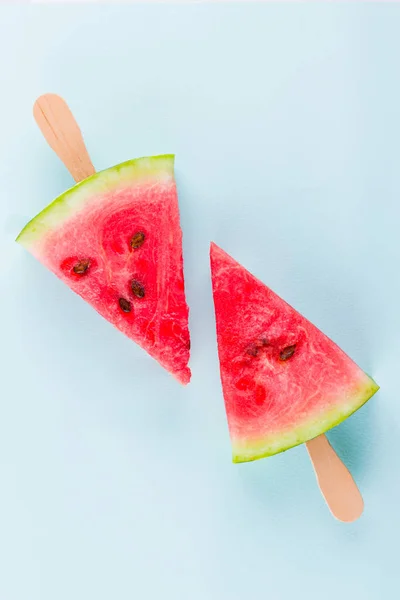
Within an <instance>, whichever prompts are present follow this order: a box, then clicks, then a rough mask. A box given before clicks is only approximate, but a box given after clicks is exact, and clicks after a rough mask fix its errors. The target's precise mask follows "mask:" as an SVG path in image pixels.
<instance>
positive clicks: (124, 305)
mask: <svg viewBox="0 0 400 600" xmlns="http://www.w3.org/2000/svg"><path fill="white" fill-rule="evenodd" d="M118 302H119V305H120V308H121V310H123V311H124V312H125V313H128V312H131V308H132V307H131V303H130V302H129V300H125V298H120V299H119V300H118Z"/></svg>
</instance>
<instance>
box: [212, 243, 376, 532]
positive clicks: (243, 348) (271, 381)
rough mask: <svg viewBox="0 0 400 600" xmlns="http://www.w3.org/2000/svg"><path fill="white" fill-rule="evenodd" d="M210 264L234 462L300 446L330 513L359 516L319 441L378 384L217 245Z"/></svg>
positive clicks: (335, 461)
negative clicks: (313, 471) (306, 453)
mask: <svg viewBox="0 0 400 600" xmlns="http://www.w3.org/2000/svg"><path fill="white" fill-rule="evenodd" d="M210 259H211V274H212V287H213V296H214V305H215V316H216V327H217V340H218V354H219V360H220V372H221V381H222V387H223V394H224V400H225V407H226V413H227V417H228V425H229V431H230V436H231V441H232V447H233V461H234V462H247V461H252V460H256V459H258V458H263V457H266V456H272V455H274V454H277V453H279V452H284V451H285V450H288V449H289V448H292V447H293V446H297V445H299V444H302V443H304V442H305V443H306V444H307V449H308V452H309V454H310V457H311V460H312V462H313V465H314V468H315V471H316V474H317V478H318V483H319V485H320V488H321V491H322V493H323V495H324V497H325V499H326V501H327V503H328V505H329V507H330V509H331V511H332V513H333V514H334V515H335V516H336V517H337V518H338V519H340V520H343V521H353V520H354V519H356V518H357V517H359V516H360V514H361V513H362V510H363V501H362V498H361V495H360V493H359V491H358V489H357V486H356V485H355V483H354V480H353V478H352V477H351V474H350V472H349V471H348V470H347V468H346V467H345V465H344V464H343V463H342V462H341V461H340V459H339V458H338V456H337V455H336V453H335V452H334V450H333V448H332V447H331V446H330V444H329V442H328V440H327V438H326V436H325V435H323V434H324V432H325V431H327V430H328V429H330V428H332V427H334V426H335V425H337V424H338V423H340V422H341V421H343V420H344V419H346V418H347V417H348V416H350V415H351V414H352V413H353V412H355V411H356V410H357V409H359V408H360V407H361V406H362V405H363V404H364V403H365V402H367V400H369V398H370V397H371V396H373V394H375V392H376V391H377V390H378V386H377V384H376V383H375V382H374V381H373V380H372V379H371V378H370V377H369V376H368V375H366V374H365V373H364V372H363V371H362V370H361V369H360V368H359V367H358V366H357V365H356V364H355V363H354V362H353V361H352V360H351V359H350V358H349V357H348V356H347V355H346V354H345V353H344V352H343V351H342V350H341V349H340V348H339V347H338V346H337V345H336V344H334V342H332V341H331V340H330V339H329V338H328V337H327V336H325V335H324V334H323V333H322V332H321V331H320V330H319V329H317V328H316V327H315V326H314V325H312V324H311V323H310V322H309V321H308V320H307V319H305V318H304V317H303V316H302V315H300V314H299V313H298V312H297V311H296V310H295V309H294V308H292V307H291V306H289V305H288V304H287V303H286V302H285V301H284V300H282V299H281V298H279V296H277V295H276V294H275V293H274V292H273V291H272V290H270V289H269V288H268V287H267V286H266V285H264V284H263V283H262V282H261V281H259V280H258V279H256V277H254V276H253V275H252V274H251V273H249V272H248V271H247V270H246V269H245V268H244V267H242V266H241V265H240V264H239V263H238V262H237V261H236V260H234V259H233V258H232V257H231V256H229V255H228V254H227V253H226V252H224V250H222V249H221V248H219V247H218V246H217V245H216V244H211V249H210Z"/></svg>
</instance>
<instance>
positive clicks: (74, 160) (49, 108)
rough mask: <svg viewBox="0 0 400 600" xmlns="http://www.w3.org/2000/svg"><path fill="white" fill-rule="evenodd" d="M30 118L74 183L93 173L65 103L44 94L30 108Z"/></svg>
mask: <svg viewBox="0 0 400 600" xmlns="http://www.w3.org/2000/svg"><path fill="white" fill-rule="evenodd" d="M33 116H34V117H35V119H36V122H37V124H38V125H39V128H40V130H41V132H42V133H43V135H44V137H45V138H46V140H47V142H48V144H49V146H50V147H51V148H52V149H53V150H54V152H55V153H56V154H57V156H58V157H59V158H60V159H61V160H62V162H63V163H64V165H65V166H66V167H67V169H68V171H69V172H70V173H71V175H72V177H73V178H74V179H75V181H77V182H78V181H82V180H83V179H86V178H87V177H90V175H93V174H94V173H95V170H94V166H93V165H92V161H91V160H90V157H89V154H88V151H87V150H86V146H85V143H84V141H83V137H82V133H81V130H80V129H79V127H78V124H77V122H76V121H75V119H74V117H73V115H72V113H71V111H70V109H69V108H68V105H67V104H66V102H65V101H64V100H63V99H62V98H60V96H57V95H56V94H44V95H43V96H40V98H38V99H37V100H36V102H35V104H34V107H33Z"/></svg>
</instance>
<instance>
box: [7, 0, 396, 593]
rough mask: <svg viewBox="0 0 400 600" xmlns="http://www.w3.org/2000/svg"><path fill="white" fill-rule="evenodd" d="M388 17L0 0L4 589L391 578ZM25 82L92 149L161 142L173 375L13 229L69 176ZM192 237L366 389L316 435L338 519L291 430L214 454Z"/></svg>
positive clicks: (261, 588) (343, 9)
mask: <svg viewBox="0 0 400 600" xmlns="http://www.w3.org/2000/svg"><path fill="white" fill-rule="evenodd" d="M399 27H400V6H394V5H392V6H389V5H381V6H379V5H347V6H346V5H340V4H338V5H329V4H325V5H318V4H310V5H290V4H283V5H271V4H270V5H259V4H258V5H251V4H248V5H232V6H229V5H219V6H217V5H214V6H213V5H190V6H184V5H176V6H162V5H148V6H140V5H138V6H131V7H128V6H115V7H111V6H110V7H107V6H70V7H67V6H64V7H61V6H57V7H56V6H53V7H51V6H47V7H46V6H41V7H39V6H36V7H33V6H31V7H28V6H25V7H22V6H19V7H17V6H15V7H13V8H12V7H8V8H7V7H5V6H2V7H1V8H0V53H1V54H0V55H1V70H0V89H1V96H0V109H1V112H0V185H1V193H0V203H1V211H0V226H1V229H0V231H1V238H0V244H1V246H0V251H1V254H0V256H1V260H0V309H1V310H0V315H1V316H0V319H1V323H0V331H1V346H0V352H1V361H0V365H1V366H0V368H1V402H0V411H1V413H0V476H1V492H0V564H1V576H0V598H1V600H71V599H72V598H73V599H74V600H109V599H113V600H115V599H118V600H131V599H138V600H139V599H140V600H159V599H161V598H162V599H165V600H228V599H229V600H245V599H247V598H263V599H264V598H265V599H271V600H291V599H292V598H296V599H297V598H301V599H303V598H304V599H312V600H314V599H315V600H317V599H320V598H324V600H336V599H337V598H340V599H341V600H350V599H351V600H354V599H363V600H381V599H388V600H389V599H390V600H392V599H395V598H397V597H398V594H399V592H398V586H399V583H400V577H399V570H398V565H397V563H398V539H399V534H400V527H399V526H400V519H399V495H400V481H399V474H398V473H399V466H398V465H399V459H400V455H399V446H398V442H399V435H400V408H399V406H400V404H399V401H400V398H399V390H398V374H399V361H400V311H399V298H400V283H399V282H400V275H399V270H400V267H399V265H400V243H399V223H400V198H399V188H400V169H399V154H400V120H399V110H400V108H399V107H400V86H399V83H398V81H399V77H398V75H399V73H398V72H399V68H398V63H399V55H400V36H399ZM47 91H54V92H57V93H59V94H61V95H63V96H64V97H65V98H66V99H67V101H68V102H69V104H70V106H71V108H72V111H73V112H74V114H75V115H76V118H77V120H78V121H79V123H80V125H81V127H82V129H83V131H84V135H85V139H86V142H87V146H88V149H89V152H90V154H91V156H92V159H93V162H94V164H95V166H96V167H97V168H98V169H101V168H104V167H107V166H110V165H112V164H115V163H117V162H119V161H123V160H126V159H129V158H131V157H136V156H140V155H146V154H156V153H164V152H175V153H176V156H177V162H176V167H177V180H178V185H179V193H180V206H181V213H182V226H183V230H184V254H185V267H186V282H187V294H188V300H189V303H190V307H191V315H190V318H191V332H192V349H193V352H192V361H191V366H192V369H193V379H192V383H191V384H190V386H189V387H188V388H186V389H185V388H182V387H180V386H179V385H178V384H177V383H175V381H174V380H173V379H172V378H171V377H170V376H169V375H168V374H167V373H165V372H163V370H162V369H161V368H159V367H158V365H157V364H156V363H155V362H153V361H152V360H151V359H150V358H149V357H147V355H145V354H144V353H143V352H142V351H141V350H140V349H139V348H138V347H136V346H135V345H134V344H132V343H131V342H130V341H129V340H128V339H125V338H124V337H122V336H121V335H120V334H119V333H117V332H116V331H114V329H113V328H112V327H111V326H110V325H109V324H108V323H106V322H104V321H102V320H101V319H100V318H99V317H98V316H97V314H95V313H94V312H93V311H92V310H91V309H90V308H89V307H88V306H86V305H85V304H84V303H83V302H82V301H81V300H80V299H79V298H78V297H76V296H74V295H73V294H72V293H71V292H70V291H69V290H68V289H67V288H66V287H65V286H64V285H63V284H62V283H61V282H59V281H58V280H57V279H56V278H55V277H54V276H52V275H51V274H50V273H48V272H47V271H46V270H45V269H44V268H43V267H42V266H41V265H40V264H39V263H37V262H36V261H35V260H34V259H33V258H32V257H30V256H29V255H28V254H27V253H26V252H25V251H24V250H23V249H22V248H20V247H19V246H18V245H17V244H15V243H14V241H13V240H14V238H15V236H16V235H17V233H18V232H19V230H20V228H21V227H22V226H23V225H24V224H25V222H26V221H27V220H28V219H30V218H31V217H32V216H33V215H35V214H36V213H37V212H38V211H39V210H40V209H41V208H43V207H44V206H45V205H46V204H47V203H48V202H49V201H50V200H51V199H52V198H53V197H55V196H56V195H58V194H59V193H61V192H62V191H64V190H65V189H66V188H68V187H69V186H70V185H71V178H70V176H69V174H68V172H67V171H66V170H65V168H64V167H63V165H62V164H61V163H60V162H59V160H58V159H57V157H56V156H55V155H54V154H53V153H52V151H51V150H50V149H49V148H48V147H47V145H46V143H45V141H44V140H43V139H42V137H41V134H40V132H39V130H38V129H37V127H36V125H35V123H34V121H33V118H32V105H33V102H34V100H35V98H36V97H37V96H38V95H40V94H41V93H44V92H47ZM211 239H212V240H214V241H216V242H217V243H218V244H220V245H221V246H222V247H224V248H225V249H226V250H227V251H228V252H230V253H232V254H233V255H234V256H235V258H237V259H238V260H239V261H240V262H242V263H243V264H244V265H245V266H246V267H247V268H248V269H250V270H252V271H253V272H254V273H255V274H256V275H257V276H259V277H260V278H262V279H263V281H265V282H266V283H267V284H268V285H270V286H271V287H272V288H273V289H275V290H276V291H277V292H278V293H280V294H281V295H283V296H284V297H285V298H286V299H287V300H288V301H289V302H291V303H292V304H293V305H294V306H295V307H297V308H298V309H299V310H300V311H301V312H303V313H304V314H305V315H306V316H307V317H308V318H310V319H311V320H312V321H313V322H315V324H316V325H318V326H319V327H320V328H322V329H323V330H324V331H325V332H326V333H327V334H328V335H329V336H331V337H332V338H333V339H334V340H335V341H336V342H337V343H339V344H340V345H341V346H342V347H343V349H344V350H345V351H347V352H348V353H349V354H350V355H351V356H352V357H353V358H354V359H355V360H356V361H357V362H358V363H359V364H360V365H361V366H362V367H363V368H364V369H365V370H367V371H368V372H370V373H371V375H373V376H374V377H375V378H376V380H377V381H378V382H379V384H380V385H381V391H380V392H379V393H378V395H377V396H375V398H374V399H373V400H372V401H371V402H370V403H369V404H368V405H367V406H365V407H364V408H363V409H362V410H360V411H359V412H358V413H357V414H355V415H354V416H353V417H351V418H350V419H349V420H348V421H347V422H345V423H344V424H343V425H341V426H340V427H338V428H337V429H335V430H334V431H332V432H331V433H330V435H329V437H330V440H331V441H332V444H333V445H334V447H335V448H336V450H337V452H338V453H339V454H340V456H341V457H342V458H343V459H344V460H345V461H346V463H347V464H348V465H349V467H350V468H351V470H352V472H353V474H354V477H355V479H356V481H357V482H358V484H359V486H360V489H361V491H362V493H363V495H364V498H365V505H366V508H365V513H364V515H363V517H362V518H361V519H360V520H359V521H358V522H356V523H354V524H352V525H344V524H341V523H338V522H336V521H335V520H334V519H333V518H332V517H331V515H330V513H329V512H328V510H327V508H326V506H325V504H324V501H323V499H322V497H321V496H320V493H319V491H318V488H317V486H316V483H315V478H314V474H313V471H312V469H311V466H310V463H309V460H308V457H307V453H306V450H305V448H304V447H299V448H296V449H294V450H291V451H289V452H287V453H285V454H282V455H280V456H277V457H274V458H271V459H267V460H262V461H258V462H256V463H254V464H247V465H240V466H234V465H232V464H231V462H230V461H231V458H230V444H229V438H228V432H227V426H226V420H225V413H224V407H223V402H222V396H221V389H220V383H219V374H218V363H217V355H216V343H215V336H214V319H213V306H212V299H211V289H210V280H209V265H208V245H209V241H210V240H211Z"/></svg>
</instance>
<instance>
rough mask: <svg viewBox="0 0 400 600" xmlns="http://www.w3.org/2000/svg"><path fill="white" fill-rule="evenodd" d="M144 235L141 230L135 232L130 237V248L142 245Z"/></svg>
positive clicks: (135, 248) (134, 248)
mask: <svg viewBox="0 0 400 600" xmlns="http://www.w3.org/2000/svg"><path fill="white" fill-rule="evenodd" d="M145 237H146V236H145V235H144V233H142V232H141V231H138V232H137V233H135V235H134V236H133V237H132V239H131V248H132V250H137V249H138V248H140V246H143V242H144V240H145Z"/></svg>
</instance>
